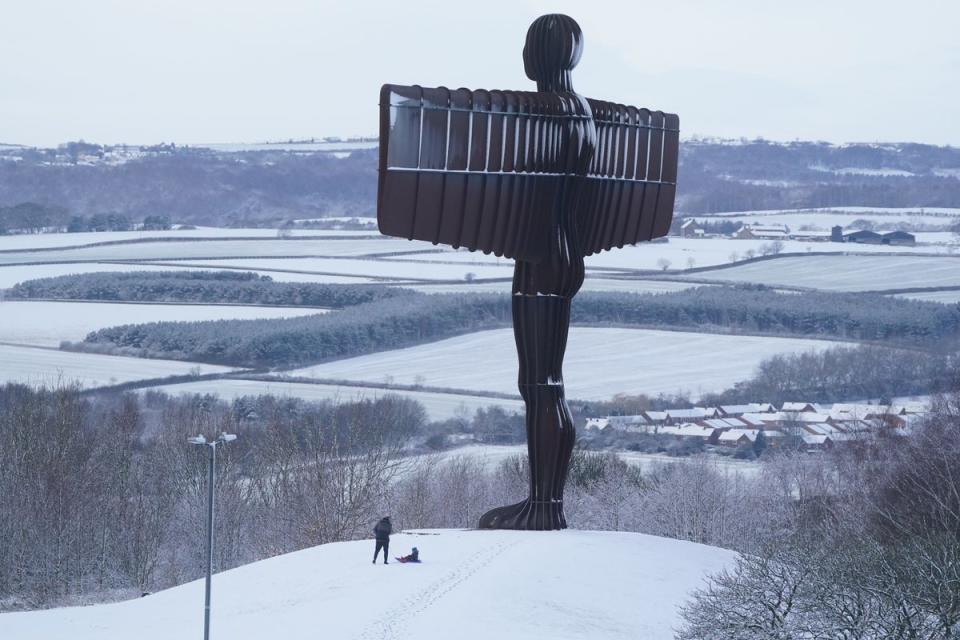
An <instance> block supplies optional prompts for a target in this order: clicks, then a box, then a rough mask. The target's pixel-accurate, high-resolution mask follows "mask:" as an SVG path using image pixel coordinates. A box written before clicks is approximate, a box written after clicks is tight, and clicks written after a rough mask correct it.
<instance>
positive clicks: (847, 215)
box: [696, 207, 960, 231]
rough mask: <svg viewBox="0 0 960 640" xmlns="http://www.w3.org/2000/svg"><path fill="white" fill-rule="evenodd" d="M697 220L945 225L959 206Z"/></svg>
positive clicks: (795, 226) (957, 216)
mask: <svg viewBox="0 0 960 640" xmlns="http://www.w3.org/2000/svg"><path fill="white" fill-rule="evenodd" d="M696 219H697V220H704V221H710V222H720V221H723V220H729V221H730V222H737V223H744V224H785V225H787V226H789V227H790V229H791V230H793V231H800V230H802V229H818V230H821V231H829V230H830V228H831V227H833V226H834V225H840V226H841V227H848V226H850V225H851V224H852V223H854V222H856V221H858V220H865V221H867V222H870V223H872V224H874V225H876V226H878V227H881V228H883V227H888V226H889V227H896V228H899V227H911V228H913V227H937V226H942V227H948V226H952V225H954V224H956V222H957V221H958V220H960V209H949V208H920V207H912V208H901V209H893V208H883V207H831V208H825V209H785V210H771V211H732V212H728V213H712V214H709V215H699V216H696Z"/></svg>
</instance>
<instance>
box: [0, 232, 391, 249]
mask: <svg viewBox="0 0 960 640" xmlns="http://www.w3.org/2000/svg"><path fill="white" fill-rule="evenodd" d="M278 233H279V232H278V231H277V230H276V229H225V228H221V227H197V228H196V229H176V230H170V231H101V232H93V231H88V232H80V233H26V234H20V235H9V236H0V251H23V250H29V249H48V248H51V247H73V246H80V245H88V244H100V243H103V242H131V241H135V240H145V239H154V238H156V239H163V240H177V239H189V238H264V239H270V238H274V239H275V238H277V234H278ZM283 233H284V234H286V235H292V236H322V237H338V236H345V237H350V236H371V235H377V232H376V231H340V230H327V229H289V230H284V232H283Z"/></svg>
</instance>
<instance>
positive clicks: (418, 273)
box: [189, 253, 513, 280]
mask: <svg viewBox="0 0 960 640" xmlns="http://www.w3.org/2000/svg"><path fill="white" fill-rule="evenodd" d="M425 255H434V254H425ZM443 255H446V254H443ZM451 255H456V254H453V253H451ZM481 255H483V254H481ZM189 264H191V265H193V266H194V267H196V268H199V269H216V268H220V267H224V266H229V267H240V268H244V269H287V270H291V271H306V272H313V273H333V274H342V275H357V276H366V277H374V278H395V279H396V278H400V279H408V278H415V279H422V280H464V279H465V278H466V276H467V274H468V273H472V274H473V275H474V277H475V278H478V279H485V278H512V277H513V261H512V260H509V261H508V260H504V261H503V264H502V265H500V266H497V265H495V264H488V265H473V264H463V265H461V264H423V263H418V262H406V261H401V260H396V259H390V260H358V259H350V258H277V259H269V258H267V259H257V258H253V259H236V260H231V259H226V260H191V261H190V263H189Z"/></svg>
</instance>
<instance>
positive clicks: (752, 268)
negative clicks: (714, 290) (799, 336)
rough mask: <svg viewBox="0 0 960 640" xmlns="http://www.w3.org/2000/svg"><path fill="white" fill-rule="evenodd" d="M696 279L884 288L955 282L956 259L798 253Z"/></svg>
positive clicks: (959, 279) (959, 270)
mask: <svg viewBox="0 0 960 640" xmlns="http://www.w3.org/2000/svg"><path fill="white" fill-rule="evenodd" d="M696 278H697V279H698V280H714V281H717V282H753V283H757V284H765V285H770V286H784V287H806V288H810V289H823V290H827V291H888V290H897V289H907V288H934V287H957V286H960V258H958V257H948V256H863V255H843V256H803V257H789V256H787V257H783V258H776V259H774V260H761V261H757V262H752V263H749V264H743V265H735V266H730V267H725V268H722V269H715V270H711V271H704V272H700V273H697V274H696Z"/></svg>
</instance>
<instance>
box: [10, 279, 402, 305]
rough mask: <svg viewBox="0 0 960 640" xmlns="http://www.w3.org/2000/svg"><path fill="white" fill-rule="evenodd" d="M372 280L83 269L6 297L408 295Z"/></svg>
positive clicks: (22, 286) (290, 301)
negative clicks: (336, 281) (353, 281)
mask: <svg viewBox="0 0 960 640" xmlns="http://www.w3.org/2000/svg"><path fill="white" fill-rule="evenodd" d="M409 294H410V292H409V291H407V290H405V289H397V288H392V287H386V286H377V285H364V286H357V285H348V284H322V283H314V282H274V281H273V279H272V278H271V277H270V276H263V275H259V274H256V273H251V272H249V271H156V272H150V271H146V272H137V271H134V272H127V273H84V274H76V275H67V276H59V277H55V278H41V279H38V280H28V281H26V282H21V283H18V284H16V285H14V286H13V287H12V288H11V289H10V290H9V291H8V296H9V297H10V298H47V299H51V298H52V299H57V300H103V301H128V302H207V303H216V304H223V303H239V304H262V305H276V306H306V307H330V308H342V307H348V306H351V305H356V304H363V303H368V302H373V301H376V300H382V299H385V298H392V297H396V296H402V295H409Z"/></svg>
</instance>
